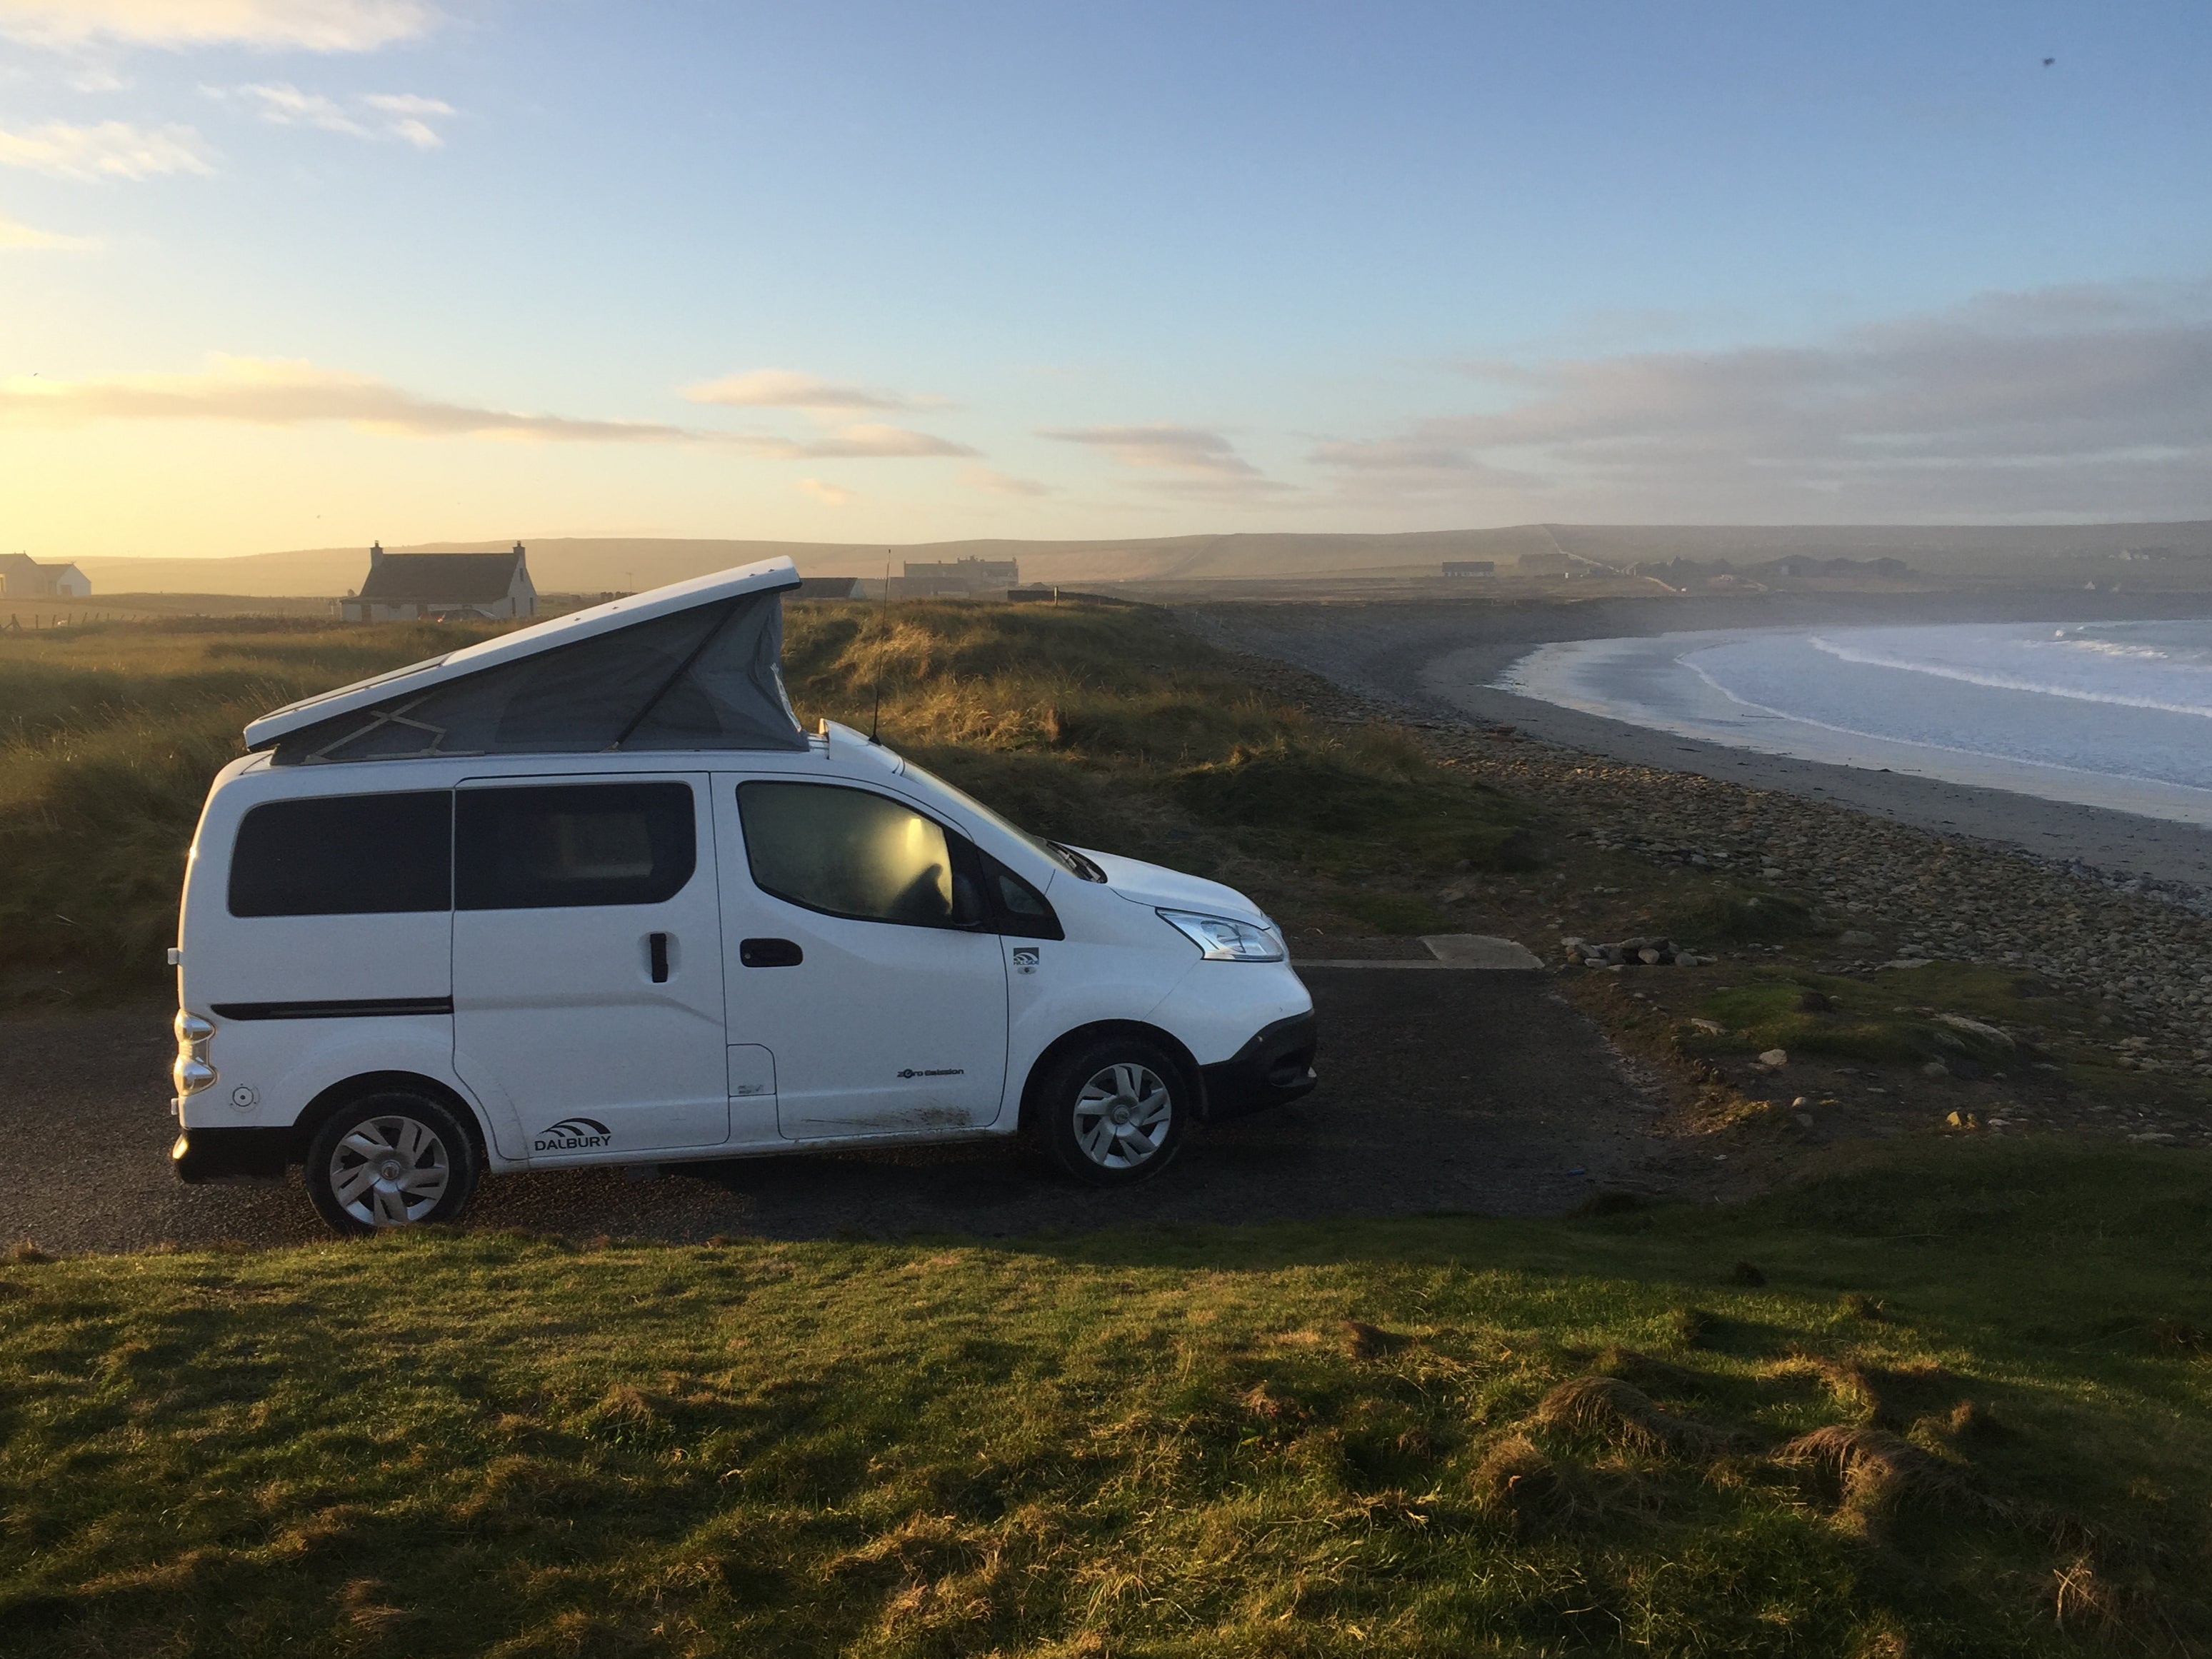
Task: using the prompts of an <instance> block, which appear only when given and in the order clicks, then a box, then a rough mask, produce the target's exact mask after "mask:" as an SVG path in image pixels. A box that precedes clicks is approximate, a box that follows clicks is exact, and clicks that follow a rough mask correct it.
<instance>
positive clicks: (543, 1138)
mask: <svg viewBox="0 0 2212 1659" xmlns="http://www.w3.org/2000/svg"><path fill="white" fill-rule="evenodd" d="M614 1144H615V1133H614V1131H613V1130H611V1129H610V1128H608V1127H607V1126H606V1125H605V1124H604V1123H602V1122H600V1121H599V1119H597V1118H595V1117H564V1118H562V1120H561V1121H559V1122H558V1123H550V1124H548V1125H547V1126H546V1127H544V1128H543V1129H540V1130H539V1131H538V1139H535V1140H533V1141H532V1142H531V1143H530V1150H531V1151H532V1152H591V1151H592V1150H593V1149H594V1148H595V1147H599V1146H613V1145H614Z"/></svg>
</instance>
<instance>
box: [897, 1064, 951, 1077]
mask: <svg viewBox="0 0 2212 1659" xmlns="http://www.w3.org/2000/svg"><path fill="white" fill-rule="evenodd" d="M899 1075H900V1076H901V1077H965V1076H967V1075H968V1068H967V1067H966V1066H938V1067H937V1068H936V1069H935V1070H933V1071H928V1072H917V1071H915V1069H914V1067H913V1066H908V1067H907V1068H906V1070H904V1071H903V1072H901V1073H899Z"/></svg>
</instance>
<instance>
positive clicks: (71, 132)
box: [0, 0, 212, 179]
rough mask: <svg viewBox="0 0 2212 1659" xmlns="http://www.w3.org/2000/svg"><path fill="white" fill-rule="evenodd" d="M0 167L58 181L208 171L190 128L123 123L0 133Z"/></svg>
mask: <svg viewBox="0 0 2212 1659" xmlns="http://www.w3.org/2000/svg"><path fill="white" fill-rule="evenodd" d="M0 3H5V0H0ZM0 167H29V168H31V169H33V171H35V172H39V173H51V174H52V176H53V177H55V178H57V179H151V178H154V177H155V176H156V175H158V174H161V173H208V172H210V171H212V169H211V168H210V167H209V165H208V162H207V159H206V156H205V155H204V149H203V146H202V145H201V143H200V137H199V134H197V132H194V131H192V130H191V128H190V127H174V126H172V127H162V128H161V129H159V130H158V131H155V130H149V129H147V128H143V127H136V126H133V125H131V123H130V122H128V121H101V122H99V123H97V124H95V125H89V126H76V125H71V124H70V123H69V122H67V121H49V122H47V123H46V125H44V126H40V127H33V128H31V129H30V130H29V131H26V132H9V131H6V130H5V129H0Z"/></svg>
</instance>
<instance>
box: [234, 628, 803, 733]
mask: <svg viewBox="0 0 2212 1659" xmlns="http://www.w3.org/2000/svg"><path fill="white" fill-rule="evenodd" d="M781 622H782V606H781V602H780V595H778V594H775V593H763V594H756V595H751V596H749V597H747V598H745V599H735V600H725V601H722V602H720V603H719V604H715V605H699V606H696V607H694V608H693V609H691V610H689V611H678V612H677V613H676V614H674V615H673V616H668V617H656V618H654V619H653V620H652V621H650V622H644V623H636V624H635V625H633V626H631V627H628V628H623V629H617V630H615V631H614V632H612V633H610V634H603V635H599V637H598V638H596V639H591V640H585V641H580V642H579V643H577V644H574V645H569V646H562V647H558V648H556V649H555V650H551V651H548V652H545V653H543V654H542V655H538V656H534V657H529V658H526V659H523V660H522V661H520V662H514V663H509V664H507V665H503V666H501V667H497V668H489V669H485V670H484V671H482V672H481V673H477V674H471V675H469V676H467V677H466V678H462V679H459V680H455V681H453V682H451V683H449V684H446V685H442V686H439V687H437V688H435V690H430V691H428V692H424V693H420V694H417V695H416V696H399V697H395V698H393V699H392V701H390V702H386V703H381V704H379V705H378V706H377V707H376V708H372V709H362V710H358V711H356V712H355V713H352V714H343V715H339V716H337V717H335V718H333V719H331V720H325V721H322V722H320V723H319V724H318V725H316V726H311V727H309V728H307V730H305V731H302V732H296V733H295V734H293V735H292V736H290V737H288V738H284V739H283V740H282V742H280V743H279V744H278V746H277V750H276V760H277V762H278V763H289V762H294V761H301V760H309V759H317V760H344V761H353V760H390V759H398V758H402V757H409V756H416V755H424V754H449V755H499V754H510V755H511V754H547V753H560V754H591V753H597V752H600V751H603V750H610V749H616V748H623V749H655V750H665V749H678V748H687V749H786V750H801V749H804V748H805V746H806V738H805V734H804V733H802V732H800V731H799V722H798V719H797V717H796V716H795V715H793V713H792V712H791V705H790V703H789V702H787V701H786V700H785V697H784V695H783V682H782V677H781V673H780V672H779V671H778V669H777V665H776V659H777V657H778V655H779V654H780V653H781V647H782V634H783V630H782V626H781ZM718 630H719V631H718Z"/></svg>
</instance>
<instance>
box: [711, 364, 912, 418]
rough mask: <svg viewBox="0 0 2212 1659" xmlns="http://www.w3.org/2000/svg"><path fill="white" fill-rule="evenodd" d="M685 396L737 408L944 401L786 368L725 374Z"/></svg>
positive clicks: (876, 406)
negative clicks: (839, 382)
mask: <svg viewBox="0 0 2212 1659" xmlns="http://www.w3.org/2000/svg"><path fill="white" fill-rule="evenodd" d="M684 396H685V397H686V398H690V400H691V401H692V402H693V403H695V404H729V405H731V406H732V407H733V408H738V409H805V410H854V409H886V410H889V409H921V408H925V407H927V406H929V405H932V404H939V403H941V402H942V401H943V400H942V399H941V398H911V397H908V396H906V395H904V394H903V393H901V392H884V391H879V390H877V389H875V388H873V387H870V386H837V385H834V384H832V383H831V382H829V381H828V380H823V379H822V378H821V377H820V376H819V375H815V374H799V373H798V372H797V371H796V370H793V369H788V368H755V369H749V370H747V371H746V372H745V373H744V374H726V375H724V376H723V377H722V378H721V379H720V380H706V381H702V382H701V383H700V384H699V385H697V386H685V387H684Z"/></svg>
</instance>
